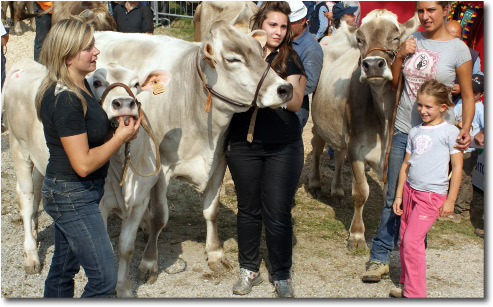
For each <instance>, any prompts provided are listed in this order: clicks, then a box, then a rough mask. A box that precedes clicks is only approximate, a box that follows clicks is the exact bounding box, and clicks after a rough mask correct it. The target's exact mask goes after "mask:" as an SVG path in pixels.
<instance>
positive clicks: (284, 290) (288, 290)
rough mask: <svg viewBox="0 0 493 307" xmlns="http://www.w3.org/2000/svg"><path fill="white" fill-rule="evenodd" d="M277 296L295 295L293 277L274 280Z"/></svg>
mask: <svg viewBox="0 0 493 307" xmlns="http://www.w3.org/2000/svg"><path fill="white" fill-rule="evenodd" d="M274 287H276V292H277V297H294V289H293V285H292V284H291V279H285V280H276V281H274Z"/></svg>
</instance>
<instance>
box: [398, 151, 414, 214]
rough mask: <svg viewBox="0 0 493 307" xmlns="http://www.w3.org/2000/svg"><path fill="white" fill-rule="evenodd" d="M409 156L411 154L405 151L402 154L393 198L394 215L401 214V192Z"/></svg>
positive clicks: (407, 169) (405, 177)
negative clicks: (402, 157) (402, 159)
mask: <svg viewBox="0 0 493 307" xmlns="http://www.w3.org/2000/svg"><path fill="white" fill-rule="evenodd" d="M409 158H411V154H409V153H407V152H406V155H405V156H404V162H402V166H401V171H400V172H399V181H398V183H397V190H396V191H395V199H394V213H395V215H399V216H401V215H402V212H403V211H402V208H401V205H402V194H403V191H404V184H405V183H406V179H407V173H408V172H409V165H410V164H409Z"/></svg>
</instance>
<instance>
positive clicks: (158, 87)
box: [152, 79, 166, 95]
mask: <svg viewBox="0 0 493 307" xmlns="http://www.w3.org/2000/svg"><path fill="white" fill-rule="evenodd" d="M153 82H154V86H153V88H152V93H153V94H154V95H159V94H162V93H164V92H165V91H166V89H165V88H164V85H162V84H161V83H159V79H155V80H154V81H153Z"/></svg>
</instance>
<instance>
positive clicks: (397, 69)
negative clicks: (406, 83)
mask: <svg viewBox="0 0 493 307" xmlns="http://www.w3.org/2000/svg"><path fill="white" fill-rule="evenodd" d="M398 50H399V51H398V52H397V55H396V56H395V59H394V62H393V63H392V83H391V84H390V86H391V87H392V89H393V90H394V91H395V90H396V89H397V85H398V84H399V79H400V77H401V67H402V62H404V59H405V58H406V57H407V55H408V54H410V53H414V51H416V41H415V40H414V37H413V36H411V37H410V38H409V39H407V40H406V41H405V42H403V43H402V44H401V45H400V47H399V49H398Z"/></svg>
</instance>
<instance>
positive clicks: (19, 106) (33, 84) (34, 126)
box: [3, 59, 48, 174]
mask: <svg viewBox="0 0 493 307" xmlns="http://www.w3.org/2000/svg"><path fill="white" fill-rule="evenodd" d="M46 73H47V70H46V68H45V67H44V66H43V65H41V64H39V63H37V62H35V61H33V60H30V59H23V60H21V61H19V62H17V63H15V64H14V65H13V66H12V68H11V69H10V71H9V72H8V74H7V76H6V78H5V85H4V93H3V95H4V96H3V98H4V103H5V116H6V117H7V119H8V125H9V137H10V143H11V146H12V143H18V144H20V147H21V148H17V149H20V150H29V151H30V152H33V151H36V152H39V155H36V157H32V160H33V162H34V165H35V166H36V168H38V170H39V171H40V172H41V173H42V174H44V172H45V168H46V165H47V163H48V151H47V148H46V142H45V138H44V134H43V125H42V124H41V121H40V120H38V118H37V115H36V109H35V106H34V104H33V101H34V100H35V97H36V93H37V90H38V88H39V87H40V85H41V82H42V81H43V78H40V76H45V75H46ZM13 154H14V155H15V154H16V153H15V152H14V153H13Z"/></svg>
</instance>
